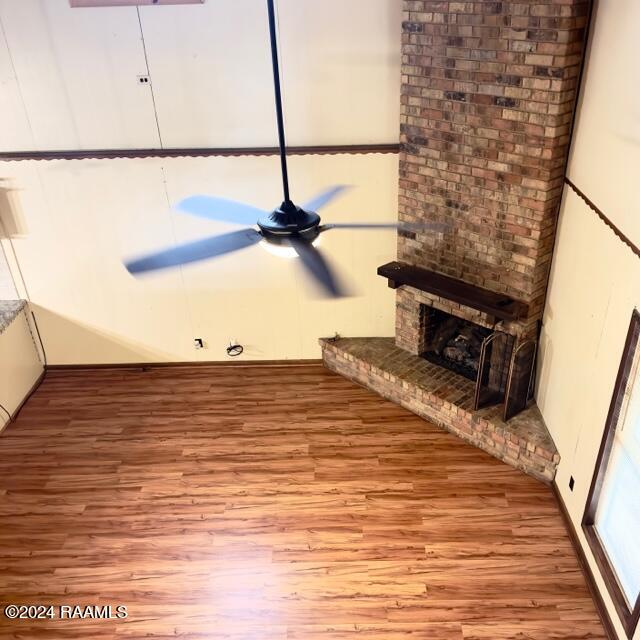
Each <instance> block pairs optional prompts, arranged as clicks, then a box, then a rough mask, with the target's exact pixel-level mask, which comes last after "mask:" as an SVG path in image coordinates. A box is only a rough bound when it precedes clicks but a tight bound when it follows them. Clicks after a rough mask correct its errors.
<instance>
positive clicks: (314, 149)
mask: <svg viewBox="0 0 640 640" xmlns="http://www.w3.org/2000/svg"><path fill="white" fill-rule="evenodd" d="M399 151H400V145H399V144H398V143H394V144H343V145H341V144H337V145H313V146H303V147H287V154H288V155H291V156H312V155H319V156H322V155H337V154H348V155H361V154H369V153H394V154H395V153H399ZM279 152H280V151H279V149H278V147H202V148H191V147H186V148H174V149H78V150H68V149H67V150H60V151H2V152H0V160H5V161H16V160H109V159H115V158H209V157H238V156H275V155H278V153H279Z"/></svg>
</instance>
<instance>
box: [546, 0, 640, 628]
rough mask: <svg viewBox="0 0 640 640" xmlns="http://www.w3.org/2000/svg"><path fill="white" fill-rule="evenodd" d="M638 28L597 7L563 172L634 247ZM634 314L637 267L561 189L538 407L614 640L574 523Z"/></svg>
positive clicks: (638, 12) (624, 3) (622, 8)
mask: <svg viewBox="0 0 640 640" xmlns="http://www.w3.org/2000/svg"><path fill="white" fill-rule="evenodd" d="M639 23H640V5H638V3H636V2H634V0H619V1H617V2H600V3H599V6H598V9H597V13H596V17H595V22H594V25H593V28H592V38H591V46H590V51H589V57H588V64H587V67H586V75H585V79H584V82H583V89H582V96H581V104H580V107H579V117H578V120H577V126H576V132H575V138H574V142H573V147H572V154H571V160H570V164H569V168H568V176H569V178H570V179H571V180H572V181H573V182H574V183H575V184H576V185H577V186H578V187H579V188H580V189H581V190H582V191H583V192H584V193H586V195H587V196H588V197H589V198H590V199H591V200H592V201H594V202H595V203H596V204H597V205H598V206H599V207H600V208H601V209H602V210H603V211H604V212H605V214H606V215H607V216H608V217H609V218H610V219H611V220H612V221H613V222H614V223H615V224H616V225H617V226H619V228H620V229H622V230H623V231H624V232H625V233H626V234H627V235H628V236H629V237H630V238H631V239H633V240H634V241H635V243H636V244H640V226H639V224H640V223H639V220H640V215H639V213H640V194H639V192H638V190H637V185H638V183H639V182H640V86H639V84H638V83H637V82H632V81H630V79H632V78H634V77H635V78H637V76H638V71H637V68H634V64H635V62H636V61H637V55H636V53H637V37H636V34H635V33H634V32H633V30H632V27H633V26H634V25H636V26H637V24H639ZM635 66H637V65H635ZM614 96H615V98H614ZM634 307H640V260H638V258H637V257H636V256H635V255H634V254H633V253H632V252H631V251H630V249H629V248H628V247H626V246H625V245H624V244H623V243H622V242H621V241H620V240H619V239H618V238H617V237H616V236H615V235H614V234H613V233H612V231H611V230H610V229H609V228H608V227H606V226H605V225H604V223H603V222H601V221H600V219H599V218H598V217H597V216H596V215H595V214H594V213H593V211H591V210H590V209H589V208H588V207H587V205H586V204H585V203H584V202H583V201H582V199H580V198H579V197H578V196H576V195H575V194H574V192H573V191H571V190H569V189H568V188H565V193H564V199H563V204H562V209H561V214H560V223H559V230H558V237H557V243H556V252H555V256H554V261H553V266H552V273H551V280H550V288H549V293H548V299H547V306H546V310H545V316H544V327H543V333H542V340H541V345H540V348H541V358H540V362H541V366H540V371H539V386H538V398H537V400H538V404H539V406H540V409H541V411H542V414H543V416H544V419H545V422H546V423H547V426H548V428H549V431H550V432H551V435H552V436H553V439H554V441H555V443H556V445H557V447H558V450H559V452H560V455H561V462H560V466H559V468H558V474H557V477H556V482H557V484H558V489H559V490H560V493H561V495H562V498H563V500H564V501H565V504H566V505H567V508H568V511H569V514H570V516H571V519H572V521H573V523H574V525H575V528H576V530H577V531H578V535H579V537H580V542H581V545H582V547H583V549H584V551H585V555H586V557H587V559H588V561H589V563H590V565H591V567H592V569H593V571H594V574H595V575H596V576H597V577H598V586H599V588H600V591H601V592H602V593H603V597H604V599H605V602H606V603H607V606H608V609H609V611H610V613H611V617H612V619H613V620H614V621H615V622H616V623H617V631H618V634H619V637H620V638H625V637H626V636H625V634H624V631H623V629H622V626H621V625H620V624H619V621H618V618H617V615H616V612H615V608H614V606H613V603H612V602H611V600H610V598H609V596H608V593H607V591H606V587H605V585H604V582H603V581H602V580H601V579H599V575H600V574H599V572H598V569H597V566H596V564H595V561H594V559H593V556H592V554H591V552H590V550H589V547H588V544H587V542H586V539H585V538H584V536H583V535H582V533H581V526H580V523H581V521H582V517H583V513H584V509H585V504H586V499H587V494H588V491H589V487H590V485H591V480H592V477H593V473H594V468H595V462H596V457H597V453H598V449H599V447H600V443H601V440H602V435H603V432H604V425H605V420H606V415H607V412H608V410H609V405H610V402H611V396H612V393H613V387H614V383H615V378H616V375H617V372H618V367H619V365H620V360H621V357H622V349H623V345H624V341H625V337H626V334H627V330H628V327H629V322H630V319H631V314H632V311H633V309H634ZM570 476H573V477H574V479H575V487H574V490H573V491H570V490H569V486H568V483H569V477H570ZM638 639H640V631H637V632H636V635H635V640H638Z"/></svg>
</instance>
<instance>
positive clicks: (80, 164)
mask: <svg viewBox="0 0 640 640" xmlns="http://www.w3.org/2000/svg"><path fill="white" fill-rule="evenodd" d="M397 162H398V159H397V156H395V155H360V156H357V155H335V156H298V157H293V158H291V161H290V164H291V167H290V173H291V184H292V186H293V194H294V197H296V199H297V200H298V201H304V200H305V199H306V198H308V197H310V196H312V195H314V194H315V193H317V192H319V191H320V190H321V189H323V188H325V187H327V186H329V185H334V184H348V185H352V187H353V188H352V189H351V190H350V191H348V192H347V193H346V194H345V195H344V196H343V197H342V198H340V199H338V200H336V201H334V203H332V204H331V205H329V206H327V207H326V208H325V209H323V210H322V212H321V213H322V214H323V221H324V222H338V221H347V220H352V221H367V220H370V221H374V222H376V221H377V222H388V221H393V220H395V218H396V215H397ZM0 172H2V173H1V175H2V176H4V177H5V178H6V180H5V184H10V185H11V186H12V191H11V192H10V198H9V199H8V200H9V201H10V202H11V207H10V208H9V209H8V210H5V212H4V215H5V216H6V220H7V225H6V226H8V227H9V226H10V227H11V228H12V229H14V230H15V233H14V234H13V236H12V239H11V242H12V246H13V250H15V254H16V255H17V257H18V262H19V265H20V274H21V276H22V278H23V279H22V280H20V281H18V283H17V284H18V288H19V289H20V293H21V295H25V296H27V295H28V297H29V299H30V301H31V302H32V307H33V309H34V311H35V313H36V316H37V318H38V323H39V326H40V330H41V333H42V337H43V340H44V343H45V347H46V350H47V355H48V359H49V362H50V363H55V364H68V363H105V362H147V361H185V360H186V361H191V360H223V359H226V358H227V356H226V352H225V347H226V346H227V345H228V343H229V341H230V339H231V338H236V339H237V340H238V341H239V342H241V343H242V344H243V345H244V347H245V354H244V356H243V358H247V359H280V358H316V357H320V350H319V347H318V345H317V339H318V338H319V337H320V336H327V335H333V334H334V333H336V332H338V333H340V334H342V335H351V336H357V335H392V334H393V327H394V297H393V291H392V290H390V289H388V287H387V285H386V281H385V280H384V279H383V278H380V277H379V276H377V275H376V268H377V267H378V266H379V265H380V264H383V263H384V262H388V261H390V260H392V259H394V257H395V232H393V231H391V230H386V231H359V232H354V231H343V230H340V231H338V230H333V231H329V232H326V233H325V234H323V236H322V237H321V244H320V247H321V249H322V250H323V252H325V253H326V255H327V256H328V258H329V259H330V260H331V261H332V263H333V264H334V265H335V267H336V268H337V269H338V270H339V272H340V273H342V274H344V276H345V279H346V281H347V283H348V285H350V287H351V288H352V290H353V293H354V295H353V297H349V298H346V299H342V300H326V299H318V298H317V296H315V293H314V292H315V290H314V289H313V288H312V287H311V286H310V283H309V281H308V280H307V278H306V276H304V275H303V274H302V273H301V271H300V270H299V267H298V265H297V260H298V259H297V258H280V257H276V256H274V255H272V254H271V253H269V252H267V251H266V250H265V249H264V248H263V247H262V246H261V245H257V246H254V247H252V248H249V249H245V250H243V251H242V252H240V253H237V254H234V255H227V256H223V257H222V258H219V259H217V260H215V261H209V262H203V263H198V264H194V265H190V266H188V267H184V268H182V269H178V270H172V271H167V272H159V273H157V274H149V275H147V276H146V277H141V278H138V279H136V278H134V277H133V276H131V275H129V274H128V272H127V271H126V270H125V268H124V267H123V265H122V260H123V259H124V258H127V257H131V256H135V255H139V254H142V253H146V252H150V251H154V250H157V249H160V248H164V247H166V246H170V245H172V244H176V243H180V242H185V241H188V240H192V239H196V238H200V237H203V236H206V235H213V234H216V233H221V232H225V231H229V230H231V229H232V228H233V226H232V225H230V224H225V223H214V222H211V221H208V220H203V219H200V218H195V217H192V216H189V215H187V214H181V213H176V212H175V211H173V210H172V208H171V204H172V203H175V202H176V201H178V200H180V199H182V198H184V197H186V196H187V195H191V194H194V193H212V194H217V195H220V196H222V197H227V198H232V199H239V200H243V201H245V202H248V203H249V204H253V205H255V206H258V207H263V208H265V209H271V208H273V207H274V206H276V205H277V204H279V202H280V200H281V194H280V182H279V162H278V159H277V158H276V157H242V158H207V159H203V158H177V159H171V160H159V159H156V160H153V159H146V160H126V159H123V160H102V161H71V162H70V161H56V162H12V163H1V164H0ZM195 337H201V338H203V340H204V341H205V343H206V344H207V348H206V349H204V350H195V349H194V347H193V344H192V343H193V338H195Z"/></svg>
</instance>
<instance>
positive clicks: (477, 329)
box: [422, 308, 492, 382]
mask: <svg viewBox="0 0 640 640" xmlns="http://www.w3.org/2000/svg"><path fill="white" fill-rule="evenodd" d="M425 311H426V313H427V317H426V318H425V320H426V322H425V334H426V335H425V351H424V353H423V354H422V357H423V358H425V359H426V360H429V362H433V363H434V364H437V365H439V366H441V367H446V368H447V369H450V370H452V371H454V372H455V373H458V374H460V375H462V376H464V377H465V378H468V379H469V380H472V381H473V382H476V380H477V378H478V371H479V369H480V356H481V353H482V344H483V342H484V341H485V340H486V339H487V338H488V337H489V336H490V335H491V334H492V331H491V329H487V328H485V327H481V326H479V325H477V324H474V323H473V322H470V321H469V320H463V319H462V318H457V317H456V316H452V315H450V314H448V313H445V312H444V311H440V310H439V309H433V308H427V309H425Z"/></svg>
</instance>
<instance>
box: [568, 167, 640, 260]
mask: <svg viewBox="0 0 640 640" xmlns="http://www.w3.org/2000/svg"><path fill="white" fill-rule="evenodd" d="M564 181H565V183H566V184H568V185H569V186H570V187H571V189H572V190H573V191H574V193H575V194H576V195H577V196H579V197H580V198H582V200H584V202H585V204H586V205H587V206H588V207H589V208H590V209H591V210H592V211H593V212H594V213H595V214H596V215H597V216H598V217H599V218H600V220H602V222H604V223H605V224H606V225H607V226H608V227H609V228H610V229H611V231H613V233H615V234H616V236H618V238H619V239H620V240H621V241H622V242H624V244H626V245H627V247H629V249H631V251H633V253H634V254H635V255H636V256H637V257H638V258H640V248H639V247H637V246H636V245H635V244H634V243H633V242H631V240H630V239H629V238H627V236H625V235H624V233H622V231H620V229H618V227H616V225H615V224H613V222H611V220H610V219H609V218H608V217H607V216H606V215H605V214H604V212H603V211H602V210H601V209H599V208H598V207H597V206H596V205H595V204H594V203H593V202H592V201H591V200H590V199H589V198H588V197H587V196H586V195H585V194H584V193H583V192H582V191H580V189H578V187H576V185H575V184H573V182H571V180H569V178H567V177H565V179H564Z"/></svg>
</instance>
